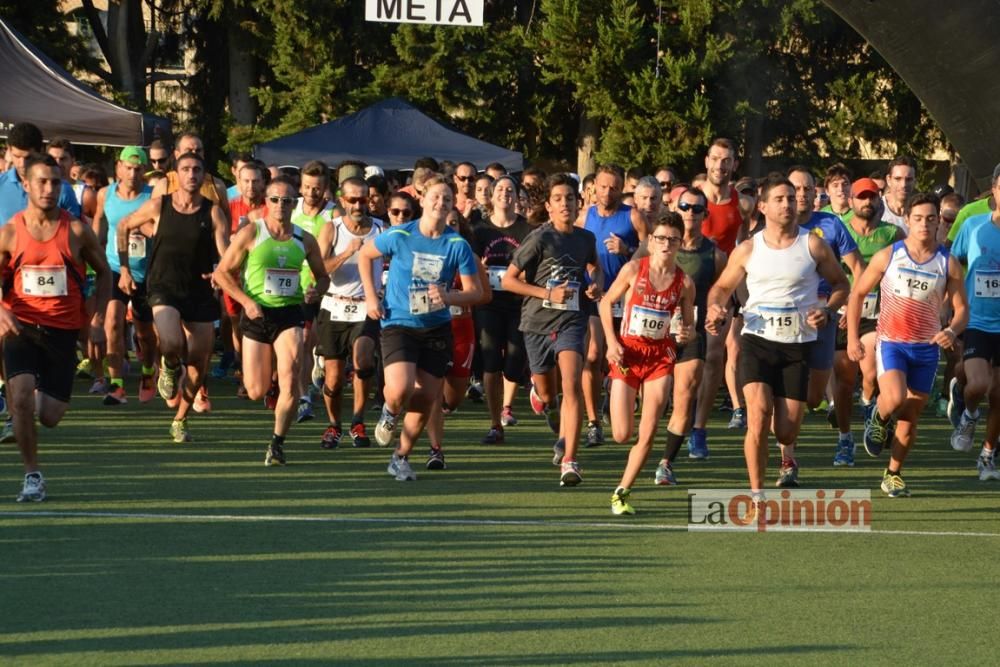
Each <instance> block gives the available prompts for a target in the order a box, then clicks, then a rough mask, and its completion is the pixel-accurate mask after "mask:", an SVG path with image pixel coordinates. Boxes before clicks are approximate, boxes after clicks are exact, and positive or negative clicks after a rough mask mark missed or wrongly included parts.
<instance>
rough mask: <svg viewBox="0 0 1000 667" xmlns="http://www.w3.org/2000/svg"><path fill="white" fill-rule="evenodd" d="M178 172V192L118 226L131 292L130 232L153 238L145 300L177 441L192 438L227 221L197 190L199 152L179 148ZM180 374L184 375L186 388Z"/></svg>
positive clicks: (123, 283)
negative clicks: (189, 420)
mask: <svg viewBox="0 0 1000 667" xmlns="http://www.w3.org/2000/svg"><path fill="white" fill-rule="evenodd" d="M176 169H177V171H176V174H177V179H178V183H179V186H180V189H179V190H177V191H176V192H174V193H172V194H169V195H163V196H160V197H156V196H154V197H153V198H152V199H150V200H149V201H148V202H146V203H145V204H143V205H142V206H140V207H139V209H138V210H136V212H135V213H132V214H131V215H129V216H128V217H126V218H125V219H124V220H122V221H120V222H119V223H118V258H119V265H120V266H119V271H120V272H121V277H120V278H119V280H118V287H119V288H120V289H121V291H123V292H124V293H125V294H128V295H130V296H131V295H133V294H135V292H136V283H135V280H134V279H133V277H132V272H131V270H130V269H129V266H128V264H129V262H128V244H129V238H130V237H131V235H132V233H133V232H136V231H138V232H141V233H142V235H143V236H145V237H146V238H151V239H152V240H153V248H152V250H151V251H150V253H149V259H148V262H147V265H146V301H147V303H149V305H150V306H152V308H153V323H154V324H155V326H156V334H157V338H158V340H159V342H160V354H161V355H162V357H161V359H160V377H159V379H158V381H157V389H158V390H159V392H160V396H161V397H162V398H163V399H164V400H166V401H172V400H173V399H175V398H177V397H178V395H179V396H180V400H179V401H178V402H177V409H176V412H175V414H174V419H173V421H172V422H171V424H170V436H171V437H172V438H173V441H174V442H177V443H181V442H190V441H191V434H190V432H189V431H188V428H187V416H188V413H189V412H190V410H191V406H192V403H193V402H194V400H195V397H196V396H197V394H198V391H199V390H200V389H201V386H202V383H203V382H204V380H205V375H206V373H207V370H208V362H209V360H210V358H211V355H212V343H213V340H214V339H215V326H214V322H215V320H216V319H218V317H219V303H218V301H217V300H216V297H215V293H214V291H213V289H212V284H211V282H210V279H211V277H212V270H213V265H214V264H215V262H216V261H218V258H219V257H220V255H221V254H224V253H225V249H226V245H227V244H228V242H229V241H228V236H229V235H228V232H229V222H228V220H227V219H226V215H225V214H224V213H223V212H222V208H221V207H220V206H219V205H218V204H213V203H212V201H211V200H209V199H206V198H205V197H203V196H202V195H201V188H202V183H203V182H204V179H205V161H204V159H203V158H202V157H201V155H199V154H197V153H184V154H183V155H181V156H180V157H178V158H177V160H176ZM154 192H155V191H154ZM182 364H184V365H185V368H182V367H181V366H182ZM182 372H184V373H186V375H185V377H184V378H183V380H184V381H183V386H181V379H182V378H181V374H182Z"/></svg>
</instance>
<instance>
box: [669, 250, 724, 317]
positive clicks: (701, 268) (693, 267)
mask: <svg viewBox="0 0 1000 667" xmlns="http://www.w3.org/2000/svg"><path fill="white" fill-rule="evenodd" d="M715 248H716V246H715V244H714V243H712V241H711V240H710V239H707V238H705V237H702V239H701V245H699V246H698V247H697V248H695V249H694V250H685V249H683V248H681V249H680V250H679V251H678V252H677V259H676V260H675V261H676V262H677V266H679V267H681V271H683V272H684V273H686V274H687V275H688V277H689V278H691V282H693V283H694V305H695V308H697V309H698V317H697V318H695V325H696V326H695V328H696V329H698V330H700V329H701V328H702V327H703V326H704V325H705V315H706V314H707V311H706V308H705V303H706V302H707V300H708V290H710V289H711V288H712V284H713V283H714V282H715Z"/></svg>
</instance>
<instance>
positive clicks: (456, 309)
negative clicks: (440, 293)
mask: <svg viewBox="0 0 1000 667" xmlns="http://www.w3.org/2000/svg"><path fill="white" fill-rule="evenodd" d="M448 312H449V313H451V316H452V317H462V316H463V315H465V308H464V307H463V306H448Z"/></svg>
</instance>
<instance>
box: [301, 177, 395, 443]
mask: <svg viewBox="0 0 1000 667" xmlns="http://www.w3.org/2000/svg"><path fill="white" fill-rule="evenodd" d="M340 191H341V196H340V204H341V206H342V207H343V209H344V211H345V213H344V215H343V216H341V217H337V218H334V219H333V220H332V221H331V222H330V223H329V224H326V225H324V226H323V227H322V228H321V229H320V233H319V247H320V249H321V250H322V252H323V264H324V270H325V271H326V272H327V274H328V275H329V279H330V282H329V287H328V288H327V290H326V295H325V296H324V297H323V300H322V302H321V304H320V311H319V315H318V316H317V319H316V323H317V324H316V328H317V339H318V351H319V353H320V355H321V356H322V357H323V366H324V368H323V377H324V384H323V402H324V404H325V406H326V413H327V417H328V418H329V426H327V429H326V431H325V432H324V433H323V439H322V441H321V443H320V444H321V446H322V447H323V449H336V448H337V447H338V446H339V445H340V439H341V437H342V435H343V430H342V429H341V421H340V417H341V411H340V406H341V400H342V397H343V389H344V377H345V375H346V371H347V361H348V359H350V360H351V362H352V365H353V368H354V379H353V381H352V382H353V387H354V409H353V416H352V418H351V430H350V433H351V441H352V443H353V445H354V446H355V447H368V446H370V445H371V441H370V440H369V438H368V435H367V433H366V431H365V419H364V413H365V404H366V401H367V398H368V394H369V393H370V390H371V380H372V377H373V376H374V375H375V371H376V366H375V346H376V345H377V343H378V340H379V323H378V321H377V320H373V319H370V318H368V317H367V316H366V312H367V311H366V309H365V303H364V298H365V289H364V285H362V284H361V274H360V272H359V270H358V252H359V251H360V250H361V248H362V246H363V245H364V244H365V243H366V242H367V241H370V240H371V239H374V238H375V237H376V236H378V235H379V234H381V233H382V231H383V229H384V224H383V222H382V221H381V220H378V219H375V218H372V217H371V216H370V215H369V214H368V207H367V205H366V203H367V202H366V200H365V197H364V193H365V191H366V186H365V184H364V182H363V181H361V180H360V179H357V178H350V179H348V180H346V181H344V182H343V183H342V184H341V186H340ZM373 271H374V274H373V275H374V277H375V282H376V284H377V285H379V286H381V285H382V263H381V261H380V260H376V261H375V262H374V268H373Z"/></svg>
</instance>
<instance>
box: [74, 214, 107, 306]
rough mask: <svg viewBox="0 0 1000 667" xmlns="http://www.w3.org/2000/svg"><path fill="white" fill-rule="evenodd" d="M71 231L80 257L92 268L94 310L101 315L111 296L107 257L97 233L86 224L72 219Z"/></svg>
mask: <svg viewBox="0 0 1000 667" xmlns="http://www.w3.org/2000/svg"><path fill="white" fill-rule="evenodd" d="M73 231H74V233H75V234H76V236H77V238H78V239H79V241H80V258H81V259H82V260H83V261H85V262H86V263H87V264H88V265H90V266H91V267H93V269H94V273H95V275H96V278H95V280H94V285H95V290H94V296H95V298H96V300H97V303H96V305H95V308H94V312H96V313H97V314H99V315H102V316H103V314H104V313H105V312H107V310H108V299H110V298H111V267H110V266H108V258H107V256H106V255H105V253H104V248H103V247H102V246H101V243H100V241H99V240H98V239H97V234H95V233H94V230H93V229H91V228H90V227H89V226H88V225H86V224H84V223H83V222H81V221H79V220H74V221H73Z"/></svg>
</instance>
